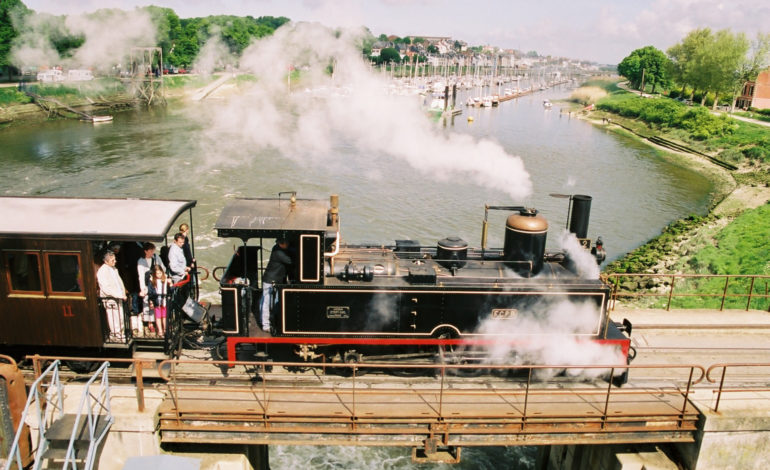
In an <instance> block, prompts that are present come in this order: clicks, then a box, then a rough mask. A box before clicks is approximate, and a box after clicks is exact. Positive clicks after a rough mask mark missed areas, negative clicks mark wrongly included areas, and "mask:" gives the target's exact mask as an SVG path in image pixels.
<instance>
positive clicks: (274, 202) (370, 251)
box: [215, 193, 630, 364]
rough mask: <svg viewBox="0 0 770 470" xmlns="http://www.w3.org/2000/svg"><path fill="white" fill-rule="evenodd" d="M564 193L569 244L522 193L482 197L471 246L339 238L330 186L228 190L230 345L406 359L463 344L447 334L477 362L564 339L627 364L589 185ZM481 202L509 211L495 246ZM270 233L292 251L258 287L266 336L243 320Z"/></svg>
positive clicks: (223, 282) (253, 312)
mask: <svg viewBox="0 0 770 470" xmlns="http://www.w3.org/2000/svg"><path fill="white" fill-rule="evenodd" d="M566 197H569V200H570V211H569V212H570V215H569V220H570V223H569V230H570V231H571V232H572V233H573V234H575V237H576V238H577V239H578V240H579V241H580V244H581V246H582V248H578V251H579V252H578V253H569V252H546V250H545V244H546V236H547V231H548V223H547V221H546V220H545V219H544V218H543V217H542V216H541V215H540V214H538V212H537V211H536V210H535V209H531V208H526V207H521V206H489V205H487V206H486V207H485V213H484V222H483V224H482V243H481V247H480V248H470V247H469V246H468V243H467V242H466V241H464V240H462V239H460V238H459V237H455V236H450V237H447V238H444V239H442V240H439V241H438V242H437V243H436V245H435V246H422V245H421V244H420V243H419V242H417V241H414V240H396V241H395V243H394V244H393V245H384V246H372V245H345V244H343V243H342V241H341V239H340V214H339V205H338V198H337V196H331V198H330V200H329V201H328V203H327V202H326V201H324V200H308V199H297V198H296V194H294V193H291V194H290V196H289V197H279V198H271V199H238V200H234V201H231V202H230V203H229V204H228V205H227V206H226V207H224V209H223V211H222V213H221V215H220V217H219V219H218V220H217V222H216V225H215V228H216V230H217V233H218V235H219V236H220V237H223V238H237V239H239V240H241V242H242V244H241V246H240V247H239V248H238V249H237V250H236V251H235V253H234V255H233V256H232V259H231V260H230V263H229V265H228V266H227V267H226V268H223V269H224V272H223V275H222V276H221V277H220V292H221V295H222V312H221V319H222V323H221V326H222V328H223V330H224V331H225V332H226V333H227V334H229V335H231V336H230V338H229V339H228V343H229V344H230V346H231V347H230V351H229V356H230V358H231V359H233V350H234V347H235V345H238V344H243V343H257V344H263V345H270V344H272V343H286V342H287V338H289V339H290V342H291V343H292V344H293V345H294V351H295V352H296V354H298V355H299V356H300V357H301V358H303V359H305V360H313V359H318V358H323V359H324V360H327V359H329V358H331V360H333V361H345V362H356V361H366V360H367V359H368V358H372V359H374V358H376V359H377V360H389V359H393V360H396V359H399V360H403V359H405V358H407V359H408V358H418V357H420V356H421V353H425V352H426V351H427V352H428V354H430V353H431V352H432V353H435V352H436V350H437V347H438V348H439V349H440V348H442V347H443V346H448V345H452V346H453V347H454V346H458V345H460V346H463V347H462V348H460V350H461V351H457V350H456V348H452V355H451V356H452V358H453V360H456V361H459V362H463V363H476V362H482V361H484V360H487V359H489V358H490V356H491V354H490V351H492V350H497V351H499V350H500V349H501V348H500V346H501V345H502V346H505V347H503V348H502V349H504V350H505V351H506V356H507V357H506V358H500V357H497V358H494V359H497V360H500V359H504V360H517V361H533V360H534V361H537V360H542V359H541V358H538V357H535V358H532V357H527V356H532V355H533V354H534V355H535V356H537V352H538V351H539V349H540V348H541V347H545V346H541V345H546V344H548V343H551V344H553V343H554V342H562V341H569V342H573V343H576V344H583V345H594V346H603V347H605V348H606V356H605V357H604V358H603V359H594V360H595V361H596V360H598V361H600V362H602V363H610V362H613V361H620V362H622V363H624V364H625V363H626V362H627V361H628V357H629V346H630V339H629V337H628V336H627V335H626V334H624V332H627V333H629V334H630V325H628V324H626V325H618V324H616V323H614V322H613V321H612V320H611V319H610V318H609V315H608V309H607V304H608V300H609V297H610V287H609V286H608V285H607V284H606V283H604V282H602V281H601V280H600V279H599V277H598V268H597V266H596V265H597V264H598V263H601V262H602V261H603V260H604V258H605V252H604V249H603V246H602V242H601V240H600V239H599V240H597V242H596V243H594V244H593V245H592V242H591V240H589V239H588V238H586V235H587V230H588V221H589V216H590V206H591V197H590V196H585V195H574V196H566ZM490 211H507V212H510V215H509V216H508V218H507V220H506V224H505V238H504V240H505V242H504V246H503V247H502V248H489V247H488V246H487V233H488V225H489V223H488V220H489V212H490ZM274 238H276V239H277V238H282V239H286V240H288V241H289V246H290V247H294V250H295V251H294V255H293V259H294V261H295V262H294V272H292V273H291V275H290V276H289V280H286V281H285V282H281V283H276V285H275V286H274V289H273V292H274V298H271V299H266V300H268V301H269V302H270V305H273V308H272V310H271V321H270V325H271V327H272V331H271V333H272V335H271V336H272V338H265V337H262V335H260V334H258V333H259V332H258V331H257V332H255V331H253V330H254V329H256V328H257V325H255V321H254V320H255V318H258V317H259V315H258V314H257V312H258V308H259V307H258V299H259V295H258V294H259V293H260V290H259V289H257V288H255V286H261V280H260V273H261V272H262V270H263V267H264V259H263V256H262V253H263V251H262V249H261V246H262V242H263V241H264V240H265V239H274ZM250 240H259V245H257V246H251V245H249V241H250ZM586 257H587V258H589V259H590V260H589V263H593V268H594V271H595V272H596V275H595V276H594V278H592V279H591V278H586V277H585V276H583V275H581V267H580V260H579V258H583V262H585V258H586ZM239 337H240V338H239ZM557 347H558V345H557ZM442 351H443V349H442ZM516 355H518V356H519V357H515V358H512V357H511V356H516ZM423 356H424V354H423ZM441 356H442V358H444V359H445V358H446V355H444V354H442V355H441Z"/></svg>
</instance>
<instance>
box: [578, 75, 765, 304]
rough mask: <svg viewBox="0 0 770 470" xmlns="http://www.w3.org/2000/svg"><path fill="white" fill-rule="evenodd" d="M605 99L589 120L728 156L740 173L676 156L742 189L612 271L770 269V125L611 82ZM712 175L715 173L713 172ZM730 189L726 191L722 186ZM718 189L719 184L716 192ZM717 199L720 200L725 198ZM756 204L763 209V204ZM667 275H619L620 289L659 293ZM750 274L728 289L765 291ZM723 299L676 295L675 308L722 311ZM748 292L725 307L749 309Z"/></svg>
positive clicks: (712, 285)
mask: <svg viewBox="0 0 770 470" xmlns="http://www.w3.org/2000/svg"><path fill="white" fill-rule="evenodd" d="M604 89H605V90H606V91H607V96H605V97H603V98H600V99H598V100H597V102H596V110H595V111H594V112H592V113H590V114H589V116H588V118H589V119H591V120H592V121H593V122H595V123H602V122H607V120H611V121H612V122H613V123H617V124H620V125H622V126H623V127H625V128H628V129H630V132H629V131H627V130H624V129H622V128H618V127H615V126H610V128H612V129H613V130H615V131H616V132H620V133H625V134H629V135H636V136H637V137H639V136H641V138H640V140H643V141H645V142H647V141H646V140H645V139H644V138H646V137H651V136H660V137H664V138H666V139H669V140H672V141H676V142H681V143H683V144H684V145H686V146H688V147H690V148H692V149H695V150H697V151H700V152H703V153H707V154H709V155H713V156H716V157H717V158H719V159H721V160H724V161H729V162H731V163H733V164H734V165H736V166H737V167H738V170H735V171H731V172H727V171H726V170H721V169H717V168H715V166H714V165H711V164H709V163H706V160H705V159H704V160H702V161H701V160H699V159H698V157H697V156H693V155H690V156H687V155H684V154H682V155H679V156H674V155H677V154H671V155H672V157H671V158H678V159H680V161H681V162H682V163H683V164H687V162H690V163H689V165H695V166H697V169H698V171H711V172H714V173H720V174H722V176H723V177H724V176H725V175H726V176H727V177H728V178H730V179H734V181H735V184H734V187H735V188H736V189H735V190H734V191H732V193H731V194H730V195H729V196H728V197H727V199H726V200H725V201H724V202H723V203H722V204H721V205H720V206H719V207H718V208H717V210H712V211H711V212H710V213H709V214H708V215H704V216H702V215H690V216H689V217H686V218H684V219H681V220H678V221H675V222H673V223H671V224H670V225H668V226H667V227H665V228H664V229H663V230H662V232H661V234H660V235H659V236H657V237H655V238H654V239H652V240H650V241H649V242H648V243H646V244H645V245H642V246H640V247H639V248H637V249H636V250H634V251H632V252H631V253H628V254H627V255H626V256H625V257H623V258H621V259H618V260H616V261H614V262H612V263H610V264H608V265H607V267H606V268H605V272H606V273H650V274H664V273H694V274H733V275H752V274H770V248H768V246H770V245H768V244H767V242H766V240H767V239H768V237H770V204H767V202H768V200H770V189H769V188H768V186H770V128H767V127H764V126H759V125H756V124H752V123H746V122H742V121H738V120H734V119H730V118H729V117H726V116H715V115H713V114H711V112H710V110H708V109H706V108H703V107H700V106H694V107H693V106H686V105H685V104H683V103H679V102H677V101H675V100H671V99H668V98H665V97H658V98H642V97H639V96H638V95H635V94H632V93H629V92H626V91H624V90H620V89H617V90H612V89H611V86H605V87H604ZM712 176H713V175H712ZM724 189H725V188H724V187H723V189H722V191H724ZM718 192H719V189H718ZM717 199H720V198H719V197H718V198H717ZM757 206H758V207H757ZM667 279H668V278H665V277H662V278H656V277H655V276H651V277H649V278H646V279H643V280H640V279H638V278H630V277H629V278H621V280H620V282H619V285H620V289H621V291H636V292H638V291H648V292H659V291H661V289H667V288H668V282H669V281H668V280H667ZM750 283H751V281H750V280H749V279H741V280H733V281H730V282H729V286H728V288H727V292H728V293H736V294H737V293H741V294H745V293H746V292H748V291H749V290H751V289H753V290H752V292H754V293H757V292H758V290H761V291H762V292H761V293H765V289H766V288H768V287H769V286H767V285H763V286H758V285H755V286H754V287H752V285H751V284H750ZM724 289H725V279H724V278H709V279H687V280H680V281H679V282H678V283H677V287H676V290H677V293H678V294H680V293H685V292H688V293H689V292H692V293H696V292H697V293H706V292H708V293H712V294H714V293H718V294H721V293H722V291H723V290H724ZM666 302H667V299H660V298H650V297H648V298H642V300H638V301H637V302H636V303H638V304H640V305H641V306H647V307H661V306H665V305H664V304H665V303H666ZM720 302H721V298H720V299H717V298H714V297H704V296H693V297H686V296H685V297H674V298H673V300H672V304H671V307H672V308H719V307H720ZM746 304H747V300H746V298H745V297H741V298H738V297H736V298H729V297H728V299H727V300H726V304H725V307H726V308H746ZM767 304H768V302H767V301H766V300H764V299H754V300H752V302H751V305H750V307H751V308H766V307H767Z"/></svg>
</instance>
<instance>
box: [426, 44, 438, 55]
mask: <svg viewBox="0 0 770 470" xmlns="http://www.w3.org/2000/svg"><path fill="white" fill-rule="evenodd" d="M425 50H426V51H427V52H428V54H438V47H436V46H434V45H433V44H431V45H430V46H428V48H427V49H425Z"/></svg>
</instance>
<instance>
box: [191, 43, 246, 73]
mask: <svg viewBox="0 0 770 470" xmlns="http://www.w3.org/2000/svg"><path fill="white" fill-rule="evenodd" d="M235 63H236V59H235V57H234V56H233V55H232V54H231V53H230V49H229V48H228V47H227V44H225V43H224V41H222V37H221V35H220V34H214V35H213V36H211V37H210V38H209V40H208V41H206V44H204V45H203V47H201V49H200V51H198V56H197V57H196V58H195V63H194V64H193V69H195V70H196V71H198V73H200V74H203V75H211V74H212V73H213V72H214V70H215V69H222V68H225V67H227V66H233V65H235Z"/></svg>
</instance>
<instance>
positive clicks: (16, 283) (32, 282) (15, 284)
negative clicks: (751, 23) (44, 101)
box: [5, 251, 43, 293]
mask: <svg viewBox="0 0 770 470" xmlns="http://www.w3.org/2000/svg"><path fill="white" fill-rule="evenodd" d="M5 265H6V267H7V268H8V279H9V281H10V284H11V292H12V293H13V292H36V293H42V290H43V289H42V287H41V283H40V257H39V256H38V254H37V253H30V252H24V251H15V252H14V251H7V252H5Z"/></svg>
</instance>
